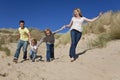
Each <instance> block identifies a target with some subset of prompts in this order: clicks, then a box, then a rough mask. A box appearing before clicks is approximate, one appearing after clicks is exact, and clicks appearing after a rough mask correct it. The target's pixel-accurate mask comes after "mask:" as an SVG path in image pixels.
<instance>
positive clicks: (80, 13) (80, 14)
mask: <svg viewBox="0 0 120 80" xmlns="http://www.w3.org/2000/svg"><path fill="white" fill-rule="evenodd" d="M75 10H77V12H78V13H79V16H80V17H82V12H81V10H80V9H79V8H76V9H74V11H75ZM73 16H75V15H74V14H73Z"/></svg>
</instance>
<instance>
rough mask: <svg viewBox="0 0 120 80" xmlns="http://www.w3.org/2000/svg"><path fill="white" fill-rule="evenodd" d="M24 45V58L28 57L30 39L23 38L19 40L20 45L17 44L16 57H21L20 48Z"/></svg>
mask: <svg viewBox="0 0 120 80" xmlns="http://www.w3.org/2000/svg"><path fill="white" fill-rule="evenodd" d="M22 47H23V52H24V54H23V59H27V47H28V41H23V40H19V42H18V45H17V49H16V53H15V55H14V58H15V59H18V58H19V54H20V50H21V48H22Z"/></svg>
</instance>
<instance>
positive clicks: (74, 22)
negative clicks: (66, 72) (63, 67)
mask: <svg viewBox="0 0 120 80" xmlns="http://www.w3.org/2000/svg"><path fill="white" fill-rule="evenodd" d="M101 15H102V13H100V14H99V16H97V17H95V18H93V19H88V18H85V17H83V16H82V13H81V11H80V9H79V8H77V9H75V10H74V12H73V17H72V19H71V22H70V24H68V25H65V27H68V28H70V30H71V31H70V35H71V47H70V52H69V56H70V58H71V62H73V61H75V60H76V58H77V57H78V56H77V55H76V46H77V44H78V42H79V40H80V38H81V36H82V31H83V27H82V23H83V22H84V21H86V22H94V21H96V20H97V19H99V18H100V16H101Z"/></svg>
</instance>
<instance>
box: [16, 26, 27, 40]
mask: <svg viewBox="0 0 120 80" xmlns="http://www.w3.org/2000/svg"><path fill="white" fill-rule="evenodd" d="M18 31H19V33H20V40H23V41H28V33H29V30H28V29H27V28H24V29H21V28H19V29H18Z"/></svg>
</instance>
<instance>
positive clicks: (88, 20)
mask: <svg viewBox="0 0 120 80" xmlns="http://www.w3.org/2000/svg"><path fill="white" fill-rule="evenodd" d="M101 16H102V13H100V14H99V16H97V17H95V18H93V19H88V18H85V21H86V22H94V21H96V20H97V19H99V18H100V17H101Z"/></svg>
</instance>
